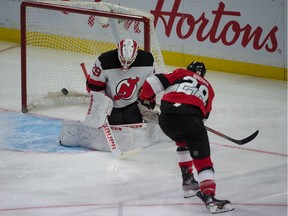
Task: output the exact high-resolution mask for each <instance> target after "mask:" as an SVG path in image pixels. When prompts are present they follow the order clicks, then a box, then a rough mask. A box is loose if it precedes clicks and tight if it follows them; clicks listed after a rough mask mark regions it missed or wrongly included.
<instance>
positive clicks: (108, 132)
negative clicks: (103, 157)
mask: <svg viewBox="0 0 288 216" xmlns="http://www.w3.org/2000/svg"><path fill="white" fill-rule="evenodd" d="M102 128H103V131H104V134H105V137H106V139H107V142H108V145H109V148H110V150H111V153H112V156H113V157H114V158H116V159H124V158H129V157H132V156H134V155H137V154H139V152H140V151H141V150H142V148H135V149H133V150H130V151H125V152H124V151H121V150H120V149H119V147H118V145H117V143H116V140H115V138H114V136H113V132H112V129H111V127H110V124H109V122H108V120H107V118H106V119H105V122H104V124H103V126H102Z"/></svg>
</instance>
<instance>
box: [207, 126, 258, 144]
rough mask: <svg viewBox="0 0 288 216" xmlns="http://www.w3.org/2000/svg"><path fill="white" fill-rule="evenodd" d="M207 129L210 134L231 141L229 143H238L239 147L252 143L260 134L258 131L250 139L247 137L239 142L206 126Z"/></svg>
mask: <svg viewBox="0 0 288 216" xmlns="http://www.w3.org/2000/svg"><path fill="white" fill-rule="evenodd" d="M205 128H206V129H207V130H208V131H209V132H211V133H214V134H216V135H218V136H220V137H222V138H224V139H227V140H229V141H231V142H233V143H236V144H237V145H244V144H246V143H248V142H250V141H252V140H253V139H254V138H255V137H256V136H257V135H258V133H259V130H257V131H255V132H254V133H253V134H251V135H250V136H248V137H246V138H244V139H241V140H237V139H233V138H231V137H229V136H226V135H225V134H222V133H220V132H219V131H216V130H214V129H212V128H210V127H207V126H205Z"/></svg>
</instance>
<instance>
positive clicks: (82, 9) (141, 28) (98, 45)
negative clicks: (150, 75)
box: [20, 0, 166, 113]
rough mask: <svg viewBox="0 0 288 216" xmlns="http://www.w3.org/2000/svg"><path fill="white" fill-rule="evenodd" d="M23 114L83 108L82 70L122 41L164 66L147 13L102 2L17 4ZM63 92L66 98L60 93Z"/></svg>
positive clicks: (159, 68) (160, 67)
mask: <svg viewBox="0 0 288 216" xmlns="http://www.w3.org/2000/svg"><path fill="white" fill-rule="evenodd" d="M20 16H21V98H22V102H21V103H22V112H24V113H26V112H28V110H30V109H32V108H34V107H41V106H44V107H47V106H55V105H58V104H74V103H77V104H78V103H87V105H88V102H89V99H88V97H87V93H86V87H85V83H86V81H85V77H84V76H83V66H84V67H86V68H84V69H86V70H89V69H90V67H92V66H93V63H94V61H95V59H96V57H97V56H98V55H100V54H101V53H103V52H106V51H108V50H111V49H115V48H116V44H117V42H118V41H119V40H120V39H122V38H131V39H134V40H136V41H137V42H138V43H139V45H140V48H142V49H144V50H146V51H150V52H152V54H153V56H154V58H155V63H156V72H165V70H166V68H165V64H164V61H163V57H162V54H161V50H160V47H159V44H158V40H157V36H156V33H155V29H154V17H153V15H152V14H150V13H148V12H145V11H141V10H138V9H135V8H127V7H122V6H119V5H116V4H111V3H104V2H81V1H74V2H73V1H71V2H70V1H43V0H41V1H40V0H37V1H35V0H34V1H23V2H22V4H21V11H20ZM63 88H66V89H67V90H68V92H69V94H68V95H64V94H62V93H61V90H62V89H63Z"/></svg>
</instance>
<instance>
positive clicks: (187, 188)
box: [181, 167, 199, 198]
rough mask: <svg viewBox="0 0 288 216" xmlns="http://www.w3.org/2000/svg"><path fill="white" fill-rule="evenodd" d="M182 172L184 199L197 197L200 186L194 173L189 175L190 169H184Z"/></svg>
mask: <svg viewBox="0 0 288 216" xmlns="http://www.w3.org/2000/svg"><path fill="white" fill-rule="evenodd" d="M181 171H182V179H183V182H182V190H183V196H184V198H189V197H192V196H195V195H196V192H197V191H198V190H199V184H198V182H197V181H196V180H195V178H194V175H193V173H188V168H186V167H184V168H182V169H181Z"/></svg>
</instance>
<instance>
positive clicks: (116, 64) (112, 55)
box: [98, 49, 122, 70]
mask: <svg viewBox="0 0 288 216" xmlns="http://www.w3.org/2000/svg"><path fill="white" fill-rule="evenodd" d="M98 59H99V61H100V62H101V67H102V68H103V70H108V69H114V68H121V67H122V66H121V64H120V61H119V59H118V52H117V49H115V50H111V51H108V52H105V53H102V54H101V55H100V56H99V57H98Z"/></svg>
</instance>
